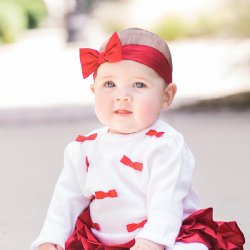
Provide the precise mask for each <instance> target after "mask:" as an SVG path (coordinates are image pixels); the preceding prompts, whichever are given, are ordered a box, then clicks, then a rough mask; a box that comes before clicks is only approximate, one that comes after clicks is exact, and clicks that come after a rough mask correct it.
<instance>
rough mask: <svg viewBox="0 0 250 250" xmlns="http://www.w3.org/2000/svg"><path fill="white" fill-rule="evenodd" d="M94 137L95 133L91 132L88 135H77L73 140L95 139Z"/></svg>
mask: <svg viewBox="0 0 250 250" xmlns="http://www.w3.org/2000/svg"><path fill="white" fill-rule="evenodd" d="M96 137H97V134H92V135H89V136H83V135H78V136H77V137H76V139H75V140H76V141H78V142H84V141H88V140H95V138H96Z"/></svg>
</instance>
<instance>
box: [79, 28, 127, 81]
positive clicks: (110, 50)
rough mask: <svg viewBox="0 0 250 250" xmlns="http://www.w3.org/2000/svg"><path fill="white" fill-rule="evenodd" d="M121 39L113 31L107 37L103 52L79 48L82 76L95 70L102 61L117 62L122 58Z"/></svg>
mask: <svg viewBox="0 0 250 250" xmlns="http://www.w3.org/2000/svg"><path fill="white" fill-rule="evenodd" d="M121 47H122V45H121V41H120V39H119V37H118V35H117V33H116V32H115V33H114V34H113V35H112V36H111V38H110V39H109V41H108V43H107V45H106V47H105V51H104V52H101V53H100V52H99V51H97V50H94V49H89V48H82V49H80V61H81V65H82V74H83V78H87V77H88V76H89V75H90V74H92V73H94V72H96V70H97V68H98V67H99V66H100V65H101V64H102V63H104V62H110V63H112V62H119V61H121V60H122V49H121Z"/></svg>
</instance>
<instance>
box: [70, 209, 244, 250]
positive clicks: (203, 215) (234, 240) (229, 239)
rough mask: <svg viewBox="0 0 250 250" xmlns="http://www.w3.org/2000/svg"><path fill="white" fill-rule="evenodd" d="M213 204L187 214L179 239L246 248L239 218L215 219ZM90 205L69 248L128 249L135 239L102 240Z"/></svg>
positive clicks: (217, 248)
mask: <svg viewBox="0 0 250 250" xmlns="http://www.w3.org/2000/svg"><path fill="white" fill-rule="evenodd" d="M212 212H213V210H212V208H207V209H202V210H199V211H197V212H195V213H194V214H192V215H190V216H189V217H187V218H186V219H185V220H184V221H183V223H182V227H181V229H180V233H179V235H178V237H177V239H176V241H179V242H185V243H194V242H199V243H203V244H204V245H206V246H207V247H208V248H209V250H243V245H244V243H245V239H244V235H243V233H242V232H241V231H240V229H239V227H238V226H237V224H236V223H235V222H215V221H213V218H212ZM92 226H93V223H92V222H91V218H90V213H89V208H87V209H85V211H84V212H83V213H82V214H81V215H80V216H79V217H78V219H77V222H76V227H75V230H74V232H73V234H72V235H71V236H70V237H69V239H68V240H67V241H66V243H65V250H97V249H98V250H128V249H129V248H131V247H132V246H133V245H134V243H135V241H134V240H132V241H130V242H128V243H125V244H121V245H115V246H106V245H104V244H103V243H101V242H99V241H98V240H97V239H96V238H95V236H94V235H93V233H92V232H91V230H90V228H91V227H92Z"/></svg>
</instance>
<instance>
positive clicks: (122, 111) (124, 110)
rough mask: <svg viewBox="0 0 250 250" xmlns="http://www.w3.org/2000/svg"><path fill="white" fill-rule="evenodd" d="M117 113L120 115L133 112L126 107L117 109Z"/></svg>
mask: <svg viewBox="0 0 250 250" xmlns="http://www.w3.org/2000/svg"><path fill="white" fill-rule="evenodd" d="M115 113H116V114H119V115H127V114H131V113H132V112H131V111H129V110H126V109H118V110H115Z"/></svg>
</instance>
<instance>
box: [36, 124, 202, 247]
mask: <svg viewBox="0 0 250 250" xmlns="http://www.w3.org/2000/svg"><path fill="white" fill-rule="evenodd" d="M150 129H154V130H156V131H158V132H160V131H163V132H165V133H164V135H163V136H161V137H156V136H149V135H146V132H147V131H149V130H150ZM93 133H97V138H96V139H95V140H87V141H85V142H82V143H80V142H76V141H75V142H72V143H71V144H69V145H68V146H67V148H66V149H65V159H64V168H63V171H62V173H61V175H60V177H59V180H58V182H57V184H56V188H55V192H54V195H53V198H52V201H51V204H50V207H49V210H48V214H47V218H46V220H45V223H44V226H43V229H42V231H41V233H40V235H39V237H38V238H37V240H36V241H35V242H34V243H33V244H32V249H33V250H35V249H37V246H39V245H40V244H42V243H45V242H53V243H55V244H59V245H61V246H64V242H65V241H66V239H67V238H68V237H69V235H70V234H71V233H72V231H73V229H74V225H75V222H76V219H77V216H78V215H79V214H80V213H81V211H82V210H83V209H84V208H86V207H87V206H88V205H89V204H90V211H91V218H92V221H93V222H94V223H98V224H99V225H100V228H101V230H100V231H97V230H95V229H92V232H93V233H94V235H95V236H96V237H97V238H98V239H99V240H100V241H102V242H103V243H105V244H121V243H125V242H128V241H130V240H131V239H133V238H145V239H148V240H151V241H154V242H157V243H160V244H164V245H166V246H167V247H173V246H174V243H175V239H176V237H177V235H178V232H179V229H180V226H181V223H182V220H183V219H184V218H185V217H187V216H188V215H190V214H192V213H193V212H195V211H196V210H197V209H198V208H199V202H198V198H197V195H196V194H195V193H194V191H193V190H192V174H193V169H194V159H193V155H192V153H191V152H190V150H189V149H188V147H187V146H186V145H185V142H184V139H183V136H182V135H181V134H180V133H178V132H177V131H176V130H175V129H173V128H172V127H171V126H170V125H168V124H167V123H165V122H163V121H161V120H158V121H157V122H156V123H155V124H153V125H152V126H151V127H150V128H147V129H145V130H143V131H140V132H138V133H135V134H130V135H121V134H111V133H108V128H106V127H104V128H101V129H98V130H96V131H93V132H92V133H90V134H93ZM124 155H126V156H127V157H129V158H130V159H131V160H132V161H134V162H141V163H143V170H142V171H137V170H135V169H133V168H131V167H128V166H126V165H124V164H123V163H121V162H120V160H121V158H122V157H123V156H124ZM86 157H87V158H88V162H89V168H88V171H86V160H85V159H86ZM112 189H115V190H116V191H117V193H118V197H116V198H109V197H108V198H105V199H101V200H99V199H95V200H94V201H92V202H91V203H90V198H91V196H92V195H94V194H95V192H96V191H105V192H106V191H109V190H112ZM144 219H148V221H147V223H146V224H145V225H144V227H143V228H139V229H137V230H135V231H133V232H127V229H126V225H127V224H130V223H138V222H141V221H142V220H144Z"/></svg>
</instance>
